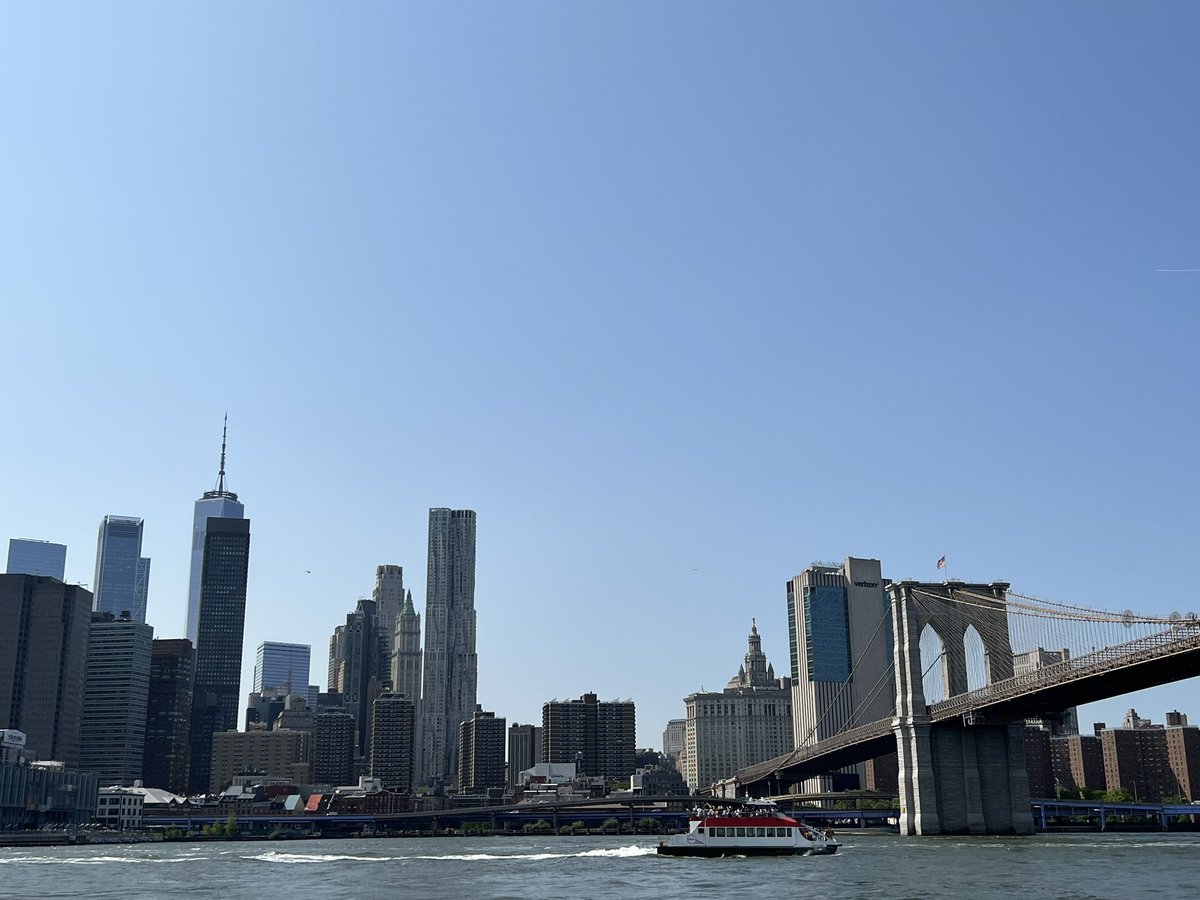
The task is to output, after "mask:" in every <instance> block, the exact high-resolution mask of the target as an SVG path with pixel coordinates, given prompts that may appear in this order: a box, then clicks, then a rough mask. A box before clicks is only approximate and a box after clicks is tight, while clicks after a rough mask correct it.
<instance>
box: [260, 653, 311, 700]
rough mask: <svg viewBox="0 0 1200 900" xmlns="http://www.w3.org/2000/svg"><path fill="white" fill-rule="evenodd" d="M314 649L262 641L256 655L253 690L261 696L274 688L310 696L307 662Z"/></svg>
mask: <svg viewBox="0 0 1200 900" xmlns="http://www.w3.org/2000/svg"><path fill="white" fill-rule="evenodd" d="M311 655H312V647H310V646H309V645H308V644H283V643H280V642H279V641H263V642H262V643H261V644H259V645H258V653H256V654H255V656H254V687H253V690H255V691H258V692H259V693H262V692H263V691H270V690H275V689H283V690H287V691H289V692H293V693H296V694H300V695H301V696H303V697H307V696H308V663H309V657H310V656H311Z"/></svg>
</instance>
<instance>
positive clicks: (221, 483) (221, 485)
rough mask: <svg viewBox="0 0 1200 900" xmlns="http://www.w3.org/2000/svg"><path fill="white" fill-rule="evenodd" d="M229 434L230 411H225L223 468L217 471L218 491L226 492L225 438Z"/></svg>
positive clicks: (222, 444)
mask: <svg viewBox="0 0 1200 900" xmlns="http://www.w3.org/2000/svg"><path fill="white" fill-rule="evenodd" d="M228 434H229V413H225V422H224V424H222V425H221V468H220V470H218V472H217V492H218V493H222V494H223V493H225V438H226V436H227V435H228Z"/></svg>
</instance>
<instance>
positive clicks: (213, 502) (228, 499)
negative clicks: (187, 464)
mask: <svg viewBox="0 0 1200 900" xmlns="http://www.w3.org/2000/svg"><path fill="white" fill-rule="evenodd" d="M226 421H228V417H227V419H226ZM227 430H228V429H227V428H225V429H222V430H221V467H220V469H219V470H218V471H217V486H216V487H215V488H214V489H213V490H211V491H205V492H204V494H203V495H201V497H200V499H199V500H197V501H196V506H195V509H194V510H193V513H192V568H191V574H190V575H189V576H188V603H187V636H188V640H190V641H191V642H192V646H193V647H196V648H197V649H198V648H199V641H198V639H199V631H200V576H201V575H202V574H203V572H204V536H205V533H206V531H207V528H208V520H209V519H244V518H246V506H245V504H243V503H239V502H238V495H237V494H235V493H234V492H233V491H227V490H225V436H226V432H227Z"/></svg>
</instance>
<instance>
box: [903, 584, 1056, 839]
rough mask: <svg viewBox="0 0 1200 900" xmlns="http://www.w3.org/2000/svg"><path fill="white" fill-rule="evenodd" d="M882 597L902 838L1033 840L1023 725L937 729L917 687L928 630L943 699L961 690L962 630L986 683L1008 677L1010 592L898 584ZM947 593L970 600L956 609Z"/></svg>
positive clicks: (945, 724) (940, 725)
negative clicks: (888, 627)
mask: <svg viewBox="0 0 1200 900" xmlns="http://www.w3.org/2000/svg"><path fill="white" fill-rule="evenodd" d="M888 590H889V593H890V594H891V600H892V604H891V606H892V628H893V633H894V635H895V644H894V646H895V666H896V718H895V719H894V720H893V721H892V730H893V731H894V732H895V735H896V751H897V755H898V757H899V769H900V779H899V781H900V833H901V834H914V835H915V834H1029V833H1032V832H1033V815H1032V813H1031V811H1030V798H1029V778H1028V776H1027V775H1026V772H1025V743H1024V723H1023V722H1021V721H1016V722H987V723H977V724H976V723H967V722H941V723H938V724H937V725H933V724H932V723H931V721H930V717H929V712H928V707H927V704H926V700H925V689H924V686H923V684H922V676H923V674H924V673H923V672H922V669H921V634H922V632H923V631H924V629H925V628H926V627H929V628H930V629H932V630H933V632H934V633H935V634H936V635H937V636H938V637H939V638H940V639H941V642H942V647H943V650H944V654H943V657H942V666H943V670H942V671H943V676H944V680H945V685H946V694H947V696H953V695H955V694H962V693H965V692H966V691H967V686H968V685H967V659H966V649H965V645H964V641H965V639H966V637H967V631H968V628H972V627H973V628H974V630H975V632H976V633H977V634H978V635H979V637H980V638H981V639H982V642H983V649H984V669H985V674H986V678H987V682H988V683H989V684H990V683H992V682H994V681H998V680H1000V679H1003V678H1010V677H1012V674H1013V662H1012V645H1011V644H1010V642H1009V634H1008V617H1007V612H1006V610H1005V607H1004V596H1005V592H1006V591H1007V590H1008V585H1007V584H1005V583H1004V582H993V583H991V584H964V583H962V582H946V583H944V584H937V583H934V584H926V583H921V582H916V581H901V582H897V583H894V584H892V585H891V586H890V587H889V588H888ZM952 590H953V591H969V592H970V594H971V595H972V597H973V599H972V601H971V602H970V603H969V604H968V603H963V602H961V601H957V602H956V601H955V600H953V599H952V598H951V591H952ZM976 598H978V599H976Z"/></svg>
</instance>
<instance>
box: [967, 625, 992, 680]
mask: <svg viewBox="0 0 1200 900" xmlns="http://www.w3.org/2000/svg"><path fill="white" fill-rule="evenodd" d="M963 653H964V654H965V657H966V661H967V690H968V691H977V690H979V689H980V688H982V687H987V684H988V674H987V663H988V652H987V647H985V646H984V643H983V638H982V637H981V636H980V634H979V632H978V631H977V630H976V628H975V626H974V625H968V626H967V630H966V631H965V632H964V633H963Z"/></svg>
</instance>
